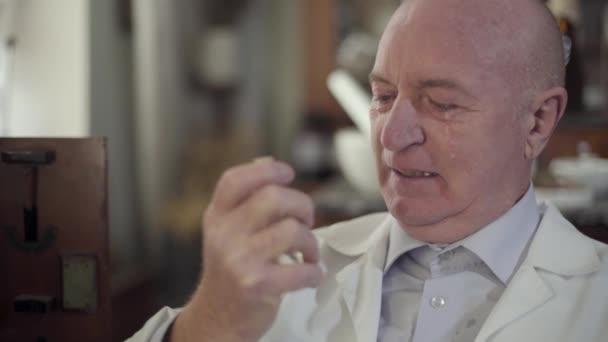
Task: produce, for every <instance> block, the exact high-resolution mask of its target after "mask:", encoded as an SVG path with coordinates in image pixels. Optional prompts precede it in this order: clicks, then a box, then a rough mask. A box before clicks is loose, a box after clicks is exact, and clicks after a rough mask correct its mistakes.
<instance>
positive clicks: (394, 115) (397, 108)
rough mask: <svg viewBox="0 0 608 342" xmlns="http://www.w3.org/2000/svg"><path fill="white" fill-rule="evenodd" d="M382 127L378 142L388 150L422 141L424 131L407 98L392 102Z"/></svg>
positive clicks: (403, 147) (395, 149) (400, 148)
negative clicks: (392, 104)
mask: <svg viewBox="0 0 608 342" xmlns="http://www.w3.org/2000/svg"><path fill="white" fill-rule="evenodd" d="M387 115H388V117H387V118H386V121H385V123H384V127H382V133H381V137H380V142H381V143H382V145H383V146H384V148H386V149H388V150H390V151H394V152H397V151H400V150H403V149H406V148H408V147H410V146H412V145H417V144H422V143H424V139H425V136H424V131H423V130H422V127H420V125H419V122H418V113H417V111H416V108H414V106H413V105H412V103H411V102H410V101H409V100H401V101H398V102H396V103H395V104H394V106H393V108H392V110H391V111H390V112H389V113H387Z"/></svg>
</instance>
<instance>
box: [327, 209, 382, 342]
mask: <svg viewBox="0 0 608 342" xmlns="http://www.w3.org/2000/svg"><path fill="white" fill-rule="evenodd" d="M392 222H393V218H392V217H391V216H390V215H389V214H387V213H382V214H374V215H368V216H365V217H363V218H359V219H356V220H353V221H351V222H348V223H347V225H346V226H345V229H348V232H349V234H344V231H341V232H339V233H337V234H334V233H335V232H338V231H340V230H341V229H340V228H339V227H334V228H337V229H329V230H327V231H324V232H321V233H320V234H319V235H320V237H321V238H322V240H323V241H324V242H325V243H326V244H327V245H328V246H329V247H331V248H332V249H334V250H335V251H337V252H338V253H340V254H343V255H345V256H348V257H350V258H351V262H350V263H349V264H348V265H346V266H345V267H344V268H343V269H342V270H340V271H339V272H337V273H336V275H335V280H336V290H337V291H338V292H339V297H340V299H339V300H340V305H341V306H343V307H345V308H347V314H348V315H349V317H344V318H345V319H346V320H347V321H349V322H348V323H349V324H348V326H350V327H351V329H352V330H353V332H354V334H355V335H356V339H357V341H359V342H363V341H375V340H376V338H377V334H378V325H379V321H380V303H381V296H382V276H383V266H384V261H385V259H386V252H387V249H388V235H389V230H390V227H391V224H393V223H392ZM351 340H352V339H351Z"/></svg>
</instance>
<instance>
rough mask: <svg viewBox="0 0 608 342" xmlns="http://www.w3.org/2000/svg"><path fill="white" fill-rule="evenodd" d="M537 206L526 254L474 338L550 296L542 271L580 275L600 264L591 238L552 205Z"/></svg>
mask: <svg viewBox="0 0 608 342" xmlns="http://www.w3.org/2000/svg"><path fill="white" fill-rule="evenodd" d="M540 210H541V212H542V213H543V215H542V220H541V223H540V225H539V227H538V230H537V232H536V234H535V236H534V237H533V239H532V242H531V244H530V248H529V251H528V255H527V256H526V258H525V260H524V262H523V263H522V265H521V266H520V267H519V269H518V270H517V271H516V273H515V274H514V275H513V278H512V279H511V281H510V282H509V284H508V285H507V288H506V289H505V291H504V293H503V294H502V296H501V297H500V299H499V301H498V303H496V306H495V307H494V309H493V310H492V312H491V313H490V315H489V316H488V318H487V320H486V322H485V324H484V326H483V327H482V329H481V331H480V332H479V334H478V335H477V338H476V339H475V341H476V342H481V341H487V340H488V338H490V337H491V336H492V335H493V334H495V333H496V332H497V331H499V330H500V329H502V328H505V327H506V326H507V325H509V324H510V323H511V322H513V321H515V320H516V319H519V318H521V317H523V316H525V315H526V314H528V313H530V312H532V311H533V310H534V309H536V308H538V307H540V306H542V305H544V304H545V303H547V302H549V301H551V300H552V299H553V297H554V296H555V292H554V290H553V288H552V287H551V285H550V283H549V282H547V281H546V280H545V279H544V278H543V277H542V273H543V272H551V273H554V274H558V275H562V276H581V275H585V274H588V273H592V272H595V271H597V270H598V269H599V268H600V259H599V256H598V255H597V252H596V249H595V246H594V244H593V242H592V240H591V239H589V238H587V237H585V236H583V235H582V234H581V233H579V232H578V231H577V229H576V228H575V227H574V226H572V224H570V222H568V221H567V220H566V219H565V218H564V217H563V216H562V215H561V214H560V213H559V211H558V210H557V209H556V208H555V207H554V206H553V205H551V204H543V205H542V206H541V208H540Z"/></svg>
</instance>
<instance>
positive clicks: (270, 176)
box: [212, 158, 295, 213]
mask: <svg viewBox="0 0 608 342" xmlns="http://www.w3.org/2000/svg"><path fill="white" fill-rule="evenodd" d="M294 177H295V173H294V171H293V169H292V168H291V167H290V166H289V165H287V164H286V163H283V162H279V161H275V160H273V159H272V158H260V159H257V160H256V161H254V162H252V163H248V164H245V165H241V166H236V167H234V168H231V169H229V170H227V171H226V172H224V174H223V175H222V177H221V178H220V180H219V182H218V184H217V186H216V188H215V192H214V195H213V200H212V203H213V209H214V210H216V211H218V212H219V213H223V212H227V211H229V210H231V209H233V208H234V207H236V206H237V205H238V204H239V203H240V202H241V201H243V200H244V199H245V198H247V197H248V196H249V195H250V194H251V193H253V192H254V191H256V190H258V189H259V188H261V187H263V186H265V185H268V184H280V185H286V184H289V183H290V182H291V181H292V180H293V179H294Z"/></svg>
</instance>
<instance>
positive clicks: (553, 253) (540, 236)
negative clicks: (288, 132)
mask: <svg viewBox="0 0 608 342" xmlns="http://www.w3.org/2000/svg"><path fill="white" fill-rule="evenodd" d="M541 212H543V219H542V220H541V223H540V226H539V227H538V231H537V232H536V235H535V236H534V238H533V240H532V244H531V245H530V250H529V252H528V256H527V258H526V260H525V261H524V264H528V265H529V266H532V267H535V268H537V269H543V270H545V271H549V272H552V273H555V274H559V275H563V276H580V275H584V274H588V273H591V272H595V271H597V270H598V269H599V267H600V259H599V256H598V255H597V251H596V249H595V246H594V244H593V241H592V240H591V239H589V238H587V237H585V236H584V235H582V234H581V233H580V232H579V231H578V230H577V229H576V228H575V227H574V226H573V225H572V224H571V223H570V222H568V221H567V220H566V219H565V218H564V217H563V216H562V215H561V214H560V212H559V211H558V210H557V208H555V206H553V205H552V204H550V203H544V204H542V206H541Z"/></svg>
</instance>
